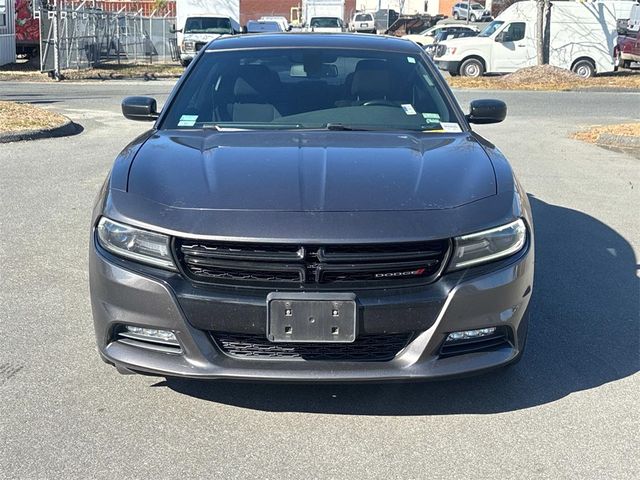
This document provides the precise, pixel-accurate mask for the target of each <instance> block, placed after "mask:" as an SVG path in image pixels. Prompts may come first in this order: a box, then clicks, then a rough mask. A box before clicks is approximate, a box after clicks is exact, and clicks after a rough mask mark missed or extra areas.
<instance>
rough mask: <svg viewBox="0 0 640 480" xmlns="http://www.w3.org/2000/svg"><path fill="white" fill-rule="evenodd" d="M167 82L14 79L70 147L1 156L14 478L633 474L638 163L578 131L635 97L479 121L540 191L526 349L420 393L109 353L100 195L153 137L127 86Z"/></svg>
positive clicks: (3, 352) (3, 407) (0, 274)
mask: <svg viewBox="0 0 640 480" xmlns="http://www.w3.org/2000/svg"><path fill="white" fill-rule="evenodd" d="M171 85H172V84H171V83H170V82H146V83H145V82H104V83H86V84H68V83H63V84H50V83H47V84H36V83H31V84H30V83H9V82H2V83H0V100H20V101H27V102H32V103H34V104H37V105H40V106H43V107H45V108H51V109H52V110H55V111H58V112H61V113H63V114H65V115H67V116H69V117H70V118H72V119H73V120H74V121H76V122H78V123H79V124H80V125H81V126H82V127H83V131H82V132H81V133H80V134H78V135H75V136H71V137H66V138H60V139H47V140H36V141H32V142H19V143H12V144H0V265H1V267H0V478H28V479H32V478H65V479H66V478H106V479H112V478H113V479H115V478H117V479H120V478H143V477H149V478H159V479H164V478H216V479H217V478H243V479H250V478H261V479H284V478H301V479H308V478H381V479H392V478H402V479H414V478H415V479H418V478H436V479H437V478H518V479H520V478H549V479H558V478H598V479H600V478H616V479H622V478H629V479H632V478H640V455H639V453H640V451H639V447H638V445H639V444H640V435H639V432H640V413H639V412H640V396H639V392H640V375H639V374H638V370H639V367H640V353H639V352H640V326H639V325H640V323H639V322H640V288H639V282H638V255H639V252H640V222H639V220H638V211H640V198H639V191H640V163H639V162H640V160H638V159H637V158H634V157H632V156H630V155H626V154H623V153H616V152H613V151H609V150H604V149H601V148H599V147H596V146H593V145H589V144H586V143H582V142H579V141H576V140H573V139H571V138H570V137H571V133H572V132H573V131H575V130H576V129H578V128H580V127H582V126H587V125H594V124H605V123H617V122H622V121H630V120H638V119H639V115H640V95H639V94H637V93H620V92H618V93H593V92H591V93H587V92H565V93H551V92H513V91H502V92H483V91H459V92H456V95H457V96H458V98H459V100H460V102H461V104H462V105H463V106H466V105H467V104H468V102H469V100H470V99H472V98H487V97H493V98H500V99H502V100H504V101H506V102H507V104H508V105H509V115H508V118H507V120H506V121H505V122H504V123H503V124H499V125H491V126H481V127H480V126H479V127H477V130H478V131H479V132H480V133H482V134H483V135H485V136H486V137H487V138H488V139H489V140H491V141H493V142H494V143H496V144H497V145H498V146H499V147H500V148H501V149H502V150H503V151H504V152H505V153H506V154H507V155H508V157H509V158H510V159H511V161H512V164H513V165H514V168H515V171H516V173H517V174H518V176H519V178H520V180H521V182H522V183H523V185H524V187H525V188H526V189H527V191H528V192H529V193H530V195H531V201H532V205H533V210H534V217H535V224H536V233H537V239H536V240H537V251H536V264H537V265H536V269H537V270H536V283H535V287H534V296H533V302H532V305H531V309H532V318H531V321H532V323H531V327H530V337H529V340H528V345H527V351H526V353H525V356H524V358H523V360H522V361H521V362H520V363H519V364H518V365H517V366H515V367H513V368H510V369H508V370H506V371H501V372H497V373H492V374H488V375H484V376H480V377H473V378H467V379H460V380H455V381H445V382H435V383H419V384H395V383H394V384H383V385H314V384H294V385H291V384H251V383H229V382H209V383H206V382H193V381H176V380H169V381H167V380H165V379H163V378H157V377H143V376H121V375H119V374H118V373H116V371H115V369H113V368H111V367H109V366H107V365H105V364H104V363H102V362H101V360H99V358H98V355H97V352H96V347H95V345H94V338H93V325H92V320H91V309H90V304H89V294H88V273H87V245H88V242H89V234H88V232H89V221H90V213H91V205H92V201H93V199H94V197H95V195H96V193H97V191H98V189H99V187H100V185H101V184H102V182H103V180H104V178H105V175H106V174H107V172H108V170H109V168H110V165H111V162H112V161H113V159H114V157H115V155H116V154H117V152H118V151H119V150H120V149H121V148H122V147H124V146H125V145H126V144H127V143H128V142H129V141H130V140H131V139H132V138H134V137H135V136H136V135H137V134H139V133H141V132H142V131H144V129H145V128H148V124H144V123H135V122H130V121H126V120H125V119H124V118H123V117H122V116H121V115H120V113H119V109H120V107H119V103H120V100H121V98H122V97H124V96H126V95H131V94H136V95H154V96H156V98H158V99H159V103H160V104H161V103H162V102H163V101H164V99H165V98H166V95H167V94H168V92H169V90H170V88H171Z"/></svg>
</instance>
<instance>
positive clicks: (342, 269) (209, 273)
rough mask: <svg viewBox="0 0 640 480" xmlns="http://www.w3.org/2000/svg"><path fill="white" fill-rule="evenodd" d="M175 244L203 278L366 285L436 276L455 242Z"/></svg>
mask: <svg viewBox="0 0 640 480" xmlns="http://www.w3.org/2000/svg"><path fill="white" fill-rule="evenodd" d="M174 249H175V254H176V258H177V260H178V265H179V266H180V267H181V271H182V272H183V273H184V274H185V275H186V276H187V277H189V278H190V279H192V280H193V281H195V282H199V283H210V284H225V285H238V286H249V287H259V288H276V287H278V286H283V287H292V286H300V287H309V286H312V285H316V286H318V287H319V288H321V287H323V286H327V287H330V286H331V285H334V284H339V286H340V287H344V288H346V287H354V288H367V287H378V286H386V285H397V284H403V283H404V284H416V283H419V284H424V283H428V282H431V281H433V280H434V279H435V277H436V276H437V274H438V273H439V271H440V270H441V267H442V266H443V264H444V262H445V261H446V259H447V255H448V252H449V250H450V242H449V241H448V240H441V241H431V242H420V243H416V242H414V243H407V244H402V243H393V244H364V245H325V246H318V245H296V244H256V243H249V242H247V243H242V242H214V241H204V240H188V239H176V240H175V242H174Z"/></svg>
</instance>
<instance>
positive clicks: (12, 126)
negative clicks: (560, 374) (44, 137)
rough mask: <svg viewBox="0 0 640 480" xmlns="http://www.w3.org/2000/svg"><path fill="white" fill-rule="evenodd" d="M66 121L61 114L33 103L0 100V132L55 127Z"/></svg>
mask: <svg viewBox="0 0 640 480" xmlns="http://www.w3.org/2000/svg"><path fill="white" fill-rule="evenodd" d="M66 121H67V119H66V118H65V117H63V116H62V115H59V114H57V113H54V112H50V111H49V110H44V109H42V108H39V107H34V106H33V105H27V104H24V103H15V102H4V101H0V134H3V133H16V132H22V131H26V130H38V129H42V128H55V127H59V126H61V125H63V124H64V123H65V122H66Z"/></svg>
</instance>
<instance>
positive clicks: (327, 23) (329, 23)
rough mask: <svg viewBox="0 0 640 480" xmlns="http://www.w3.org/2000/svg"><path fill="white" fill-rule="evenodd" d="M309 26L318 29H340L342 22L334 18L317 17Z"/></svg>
mask: <svg viewBox="0 0 640 480" xmlns="http://www.w3.org/2000/svg"><path fill="white" fill-rule="evenodd" d="M309 25H310V26H311V27H317V28H340V21H339V19H338V18H333V17H316V18H312V19H311V23H310V24H309Z"/></svg>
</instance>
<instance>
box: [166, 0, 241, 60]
mask: <svg viewBox="0 0 640 480" xmlns="http://www.w3.org/2000/svg"><path fill="white" fill-rule="evenodd" d="M239 18H240V0H180V1H179V2H176V25H174V27H173V30H174V31H175V32H177V37H178V38H177V40H178V50H179V52H180V63H181V64H182V65H183V66H187V65H188V64H189V62H191V60H193V58H194V57H195V56H196V54H197V53H198V51H199V50H200V49H201V48H204V46H205V45H207V43H209V42H210V41H211V40H215V39H216V38H218V37H219V36H220V35H234V34H236V33H240V31H241V30H240V23H239V21H238V20H239Z"/></svg>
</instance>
